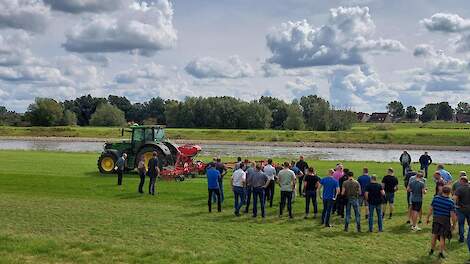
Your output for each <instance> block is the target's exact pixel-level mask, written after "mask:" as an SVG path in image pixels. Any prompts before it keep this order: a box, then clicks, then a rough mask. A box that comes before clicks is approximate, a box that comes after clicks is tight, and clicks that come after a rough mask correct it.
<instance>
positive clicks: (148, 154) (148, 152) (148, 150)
mask: <svg viewBox="0 0 470 264" xmlns="http://www.w3.org/2000/svg"><path fill="white" fill-rule="evenodd" d="M154 151H155V152H157V157H158V162H159V163H160V164H159V166H160V167H165V166H167V165H168V164H167V162H166V159H165V154H163V151H162V150H161V149H159V148H157V147H150V146H149V147H144V148H142V149H141V150H140V151H139V153H138V154H137V159H136V167H137V165H138V164H139V161H140V159H141V158H142V156H143V157H144V162H145V169H146V170H148V167H147V166H148V164H149V160H150V159H152V157H153V152H154Z"/></svg>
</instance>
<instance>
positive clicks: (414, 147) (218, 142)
mask: <svg viewBox="0 0 470 264" xmlns="http://www.w3.org/2000/svg"><path fill="white" fill-rule="evenodd" d="M0 140H22V141H60V142H72V141H73V142H97V143H100V142H101V143H104V142H106V141H120V140H122V139H116V138H111V139H103V138H83V137H23V136H13V137H10V136H0ZM170 140H171V139H170ZM171 141H172V142H174V143H176V144H179V145H182V144H201V145H204V144H208V145H252V146H273V147H310V148H356V149H384V150H400V151H402V150H445V151H470V146H435V145H412V144H368V143H332V142H268V141H224V140H185V139H176V140H171Z"/></svg>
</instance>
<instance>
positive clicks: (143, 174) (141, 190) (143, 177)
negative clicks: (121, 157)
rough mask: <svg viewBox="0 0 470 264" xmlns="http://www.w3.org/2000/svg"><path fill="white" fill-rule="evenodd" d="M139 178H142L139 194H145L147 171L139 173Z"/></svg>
mask: <svg viewBox="0 0 470 264" xmlns="http://www.w3.org/2000/svg"><path fill="white" fill-rule="evenodd" d="M139 177H140V182H139V193H143V192H144V191H143V188H144V184H145V170H143V171H139Z"/></svg>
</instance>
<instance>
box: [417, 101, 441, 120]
mask: <svg viewBox="0 0 470 264" xmlns="http://www.w3.org/2000/svg"><path fill="white" fill-rule="evenodd" d="M436 119H437V104H427V105H425V106H424V107H423V108H421V117H420V120H421V121H423V122H430V121H433V120H436Z"/></svg>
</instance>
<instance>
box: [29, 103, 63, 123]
mask: <svg viewBox="0 0 470 264" xmlns="http://www.w3.org/2000/svg"><path fill="white" fill-rule="evenodd" d="M63 117H64V108H63V107H62V105H61V104H59V103H58V102H57V101H55V100H54V99H51V98H36V100H35V102H34V103H33V104H31V105H29V107H28V111H27V112H26V118H27V119H28V120H29V121H30V122H31V125H33V126H58V125H61V123H62V119H63Z"/></svg>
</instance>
